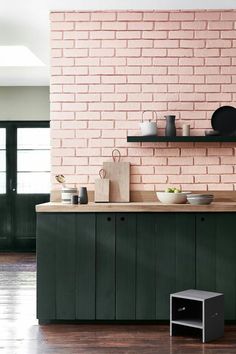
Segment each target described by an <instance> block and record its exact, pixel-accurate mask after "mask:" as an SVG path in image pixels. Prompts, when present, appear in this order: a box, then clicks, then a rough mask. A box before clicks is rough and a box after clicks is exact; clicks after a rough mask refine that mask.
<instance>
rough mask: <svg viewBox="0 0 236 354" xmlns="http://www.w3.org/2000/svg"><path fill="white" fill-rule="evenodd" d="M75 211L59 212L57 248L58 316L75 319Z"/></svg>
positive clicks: (64, 318) (63, 318) (62, 318)
mask: <svg viewBox="0 0 236 354" xmlns="http://www.w3.org/2000/svg"><path fill="white" fill-rule="evenodd" d="M76 217H77V215H76V214H75V213H63V214H57V238H56V242H55V248H56V318H57V319H60V320H72V319H75V284H76V282H75V280H76V278H75V264H76V263H75V262H76V247H75V246H76Z"/></svg>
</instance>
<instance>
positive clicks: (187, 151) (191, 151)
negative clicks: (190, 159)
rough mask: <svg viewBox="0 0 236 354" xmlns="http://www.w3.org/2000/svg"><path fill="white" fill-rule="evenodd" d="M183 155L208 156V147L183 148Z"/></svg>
mask: <svg viewBox="0 0 236 354" xmlns="http://www.w3.org/2000/svg"><path fill="white" fill-rule="evenodd" d="M181 156H206V149H203V148H194V149H193V148H192V149H188V148H183V149H181Z"/></svg>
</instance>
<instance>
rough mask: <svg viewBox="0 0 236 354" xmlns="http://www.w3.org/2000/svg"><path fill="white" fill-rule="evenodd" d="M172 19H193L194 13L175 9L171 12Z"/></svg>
mask: <svg viewBox="0 0 236 354" xmlns="http://www.w3.org/2000/svg"><path fill="white" fill-rule="evenodd" d="M170 20H171V21H176V20H177V21H193V20H194V13H193V12H190V11H186V12H182V11H176V12H175V11H173V12H170Z"/></svg>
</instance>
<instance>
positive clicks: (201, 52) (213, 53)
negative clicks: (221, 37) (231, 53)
mask: <svg viewBox="0 0 236 354" xmlns="http://www.w3.org/2000/svg"><path fill="white" fill-rule="evenodd" d="M219 55H220V51H219V49H215V48H211V49H209V48H207V49H202V48H201V49H199V48H195V49H194V56H195V57H204V58H206V57H218V56H219Z"/></svg>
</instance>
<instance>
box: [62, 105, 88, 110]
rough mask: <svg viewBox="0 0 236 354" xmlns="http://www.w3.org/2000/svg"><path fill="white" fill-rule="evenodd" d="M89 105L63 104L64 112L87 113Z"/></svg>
mask: <svg viewBox="0 0 236 354" xmlns="http://www.w3.org/2000/svg"><path fill="white" fill-rule="evenodd" d="M86 109H87V104H86V103H63V104H62V110H63V111H73V112H75V111H86Z"/></svg>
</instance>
